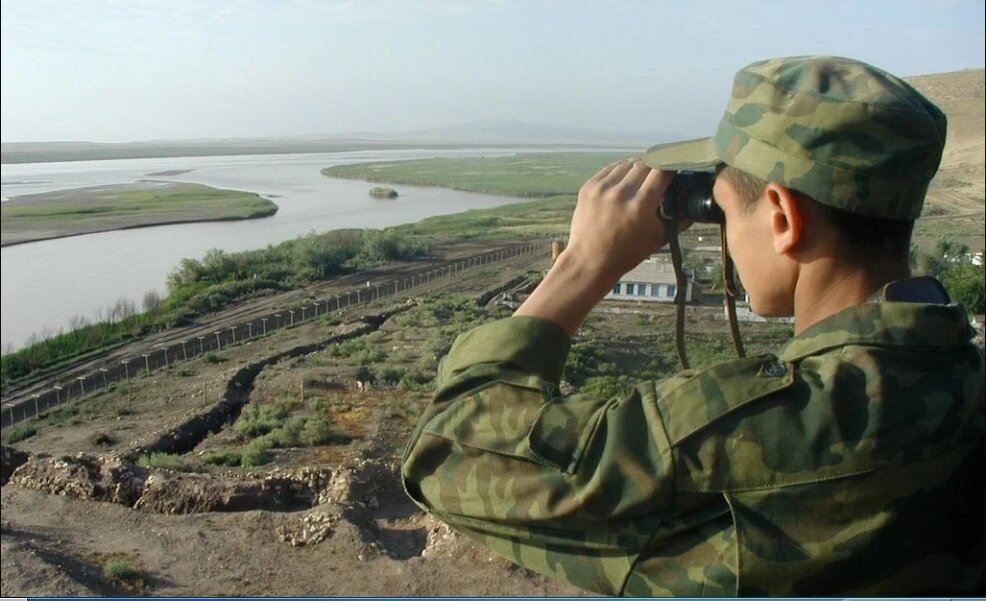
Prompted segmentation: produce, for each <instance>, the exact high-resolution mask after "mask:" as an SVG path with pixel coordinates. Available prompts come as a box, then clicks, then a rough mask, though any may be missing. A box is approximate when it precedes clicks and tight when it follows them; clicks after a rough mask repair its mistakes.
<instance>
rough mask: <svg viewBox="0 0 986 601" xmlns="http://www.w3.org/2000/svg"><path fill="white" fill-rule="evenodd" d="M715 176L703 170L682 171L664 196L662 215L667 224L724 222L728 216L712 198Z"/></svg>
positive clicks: (660, 214) (672, 181) (675, 177)
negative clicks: (677, 221) (687, 221)
mask: <svg viewBox="0 0 986 601" xmlns="http://www.w3.org/2000/svg"><path fill="white" fill-rule="evenodd" d="M714 183H715V176H713V175H712V174H711V173H705V172H701V171H679V172H678V173H676V174H675V176H674V179H673V180H671V185H670V186H668V189H667V191H666V192H665V193H664V201H663V202H662V203H661V210H660V212H659V216H660V217H661V219H664V220H665V221H674V220H680V219H689V220H691V221H696V222H700V223H723V222H725V220H726V216H725V215H724V214H723V212H722V209H721V208H720V207H719V205H717V204H716V202H715V200H713V198H712V185H713V184H714Z"/></svg>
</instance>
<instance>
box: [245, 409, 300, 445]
mask: <svg viewBox="0 0 986 601" xmlns="http://www.w3.org/2000/svg"><path fill="white" fill-rule="evenodd" d="M287 415H288V412H287V410H286V409H285V408H284V407H283V406H281V405H247V406H246V407H244V409H243V411H242V413H240V419H238V420H236V426H235V428H236V431H237V432H239V433H240V434H243V435H245V436H247V437H249V438H256V437H258V436H263V435H264V434H268V433H270V432H272V431H274V430H276V429H277V428H280V427H281V425H282V423H283V422H284V419H285V418H286V417H287Z"/></svg>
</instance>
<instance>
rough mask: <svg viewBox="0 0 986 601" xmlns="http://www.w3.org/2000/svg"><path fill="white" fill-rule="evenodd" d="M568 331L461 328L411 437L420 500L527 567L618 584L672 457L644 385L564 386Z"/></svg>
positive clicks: (515, 324)
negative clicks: (598, 393)
mask: <svg viewBox="0 0 986 601" xmlns="http://www.w3.org/2000/svg"><path fill="white" fill-rule="evenodd" d="M569 345H570V341H569V340H568V337H567V335H566V334H565V333H564V332H563V331H562V330H561V329H560V328H559V327H558V326H556V325H554V324H552V323H550V322H547V321H543V320H539V319H535V318H528V317H511V318H508V319H505V320H501V321H498V322H494V323H491V324H487V325H484V326H481V327H479V328H476V329H474V330H472V331H471V332H469V333H467V334H465V335H463V336H461V337H460V338H459V339H458V340H457V341H456V343H455V344H454V345H453V347H452V349H451V351H450V353H449V355H448V356H447V357H446V359H445V360H444V362H443V365H442V368H441V370H440V374H439V382H438V390H437V392H436V395H435V400H434V403H433V404H432V405H431V406H430V407H429V408H428V410H427V411H426V412H425V414H424V415H423V416H422V419H421V421H420V423H419V424H418V427H417V429H416V430H415V432H414V434H413V435H412V439H411V441H410V442H409V444H408V447H407V450H406V453H405V457H404V465H403V477H404V483H405V488H406V490H407V492H408V494H409V495H410V496H411V497H412V498H413V499H414V500H415V502H416V503H418V504H419V505H420V506H422V507H423V508H425V509H426V510H428V511H431V512H433V513H435V514H436V515H437V516H438V517H439V518H441V519H442V520H444V521H446V522H448V523H449V524H450V525H452V526H454V527H456V528H457V529H458V530H460V531H462V532H464V533H466V534H468V535H471V536H473V537H475V538H478V539H480V541H481V542H482V543H483V544H485V545H487V546H489V547H491V548H492V549H493V550H494V551H497V552H499V553H501V554H502V555H505V556H506V557H508V558H509V559H511V560H513V561H516V562H518V563H520V564H522V565H525V566H526V567H529V568H531V569H534V570H536V571H539V572H541V573H545V574H548V575H553V576H555V577H558V578H561V579H563V580H566V581H569V582H571V583H573V584H576V585H577V586H582V587H584V588H588V589H590V590H596V591H599V592H604V593H609V594H618V593H619V592H620V591H621V589H622V587H623V585H624V581H625V579H626V577H627V576H628V574H629V572H630V570H631V568H632V565H633V561H634V559H635V557H636V556H637V555H638V554H639V553H640V551H641V550H642V549H644V548H645V547H646V545H647V544H648V542H649V541H650V539H651V538H652V536H653V534H654V531H655V529H656V526H657V525H658V523H659V522H660V519H661V512H662V510H663V509H665V508H667V507H668V506H669V504H670V503H671V501H672V496H673V462H672V456H671V446H670V444H669V442H668V438H667V435H666V433H665V430H664V425H663V424H662V421H661V418H660V415H659V413H658V410H657V406H656V402H655V395H656V391H655V387H654V384H653V383H651V384H649V385H647V384H642V385H640V386H638V388H637V389H636V390H634V391H633V392H632V393H630V394H629V395H628V396H627V397H626V398H614V399H609V400H603V399H597V398H592V397H589V396H583V395H574V396H570V397H562V396H560V395H559V394H558V392H557V391H558V382H559V379H560V376H561V370H562V367H563V365H564V361H565V358H566V356H567V353H568V349H569Z"/></svg>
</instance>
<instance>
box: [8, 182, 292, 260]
mask: <svg viewBox="0 0 986 601" xmlns="http://www.w3.org/2000/svg"><path fill="white" fill-rule="evenodd" d="M276 212H277V205H276V204H274V203H273V202H271V201H270V200H268V199H266V198H263V197H261V196H260V195H259V194H254V193H252V192H242V191H239V190H220V189H217V188H213V187H211V186H205V185H201V184H189V183H178V182H167V181H156V180H142V181H138V182H134V183H128V184H116V185H110V186H93V187H88V188H77V189H74V190H59V191H56V192H46V193H42V194H30V195H25V196H18V197H15V198H13V199H11V200H10V201H7V202H4V203H3V205H2V206H0V215H2V217H3V222H2V227H0V246H11V245H14V244H24V243H27V242H35V241H38V240H50V239H54V238H64V237H68V236H79V235H83V234H93V233H96V232H107V231H113V230H123V229H133V228H140V227H150V226H156V225H174V224H179V223H198V222H206V221H236V220H242V219H257V218H261V217H269V216H271V215H273V214H275V213H276Z"/></svg>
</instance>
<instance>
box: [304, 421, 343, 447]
mask: <svg viewBox="0 0 986 601" xmlns="http://www.w3.org/2000/svg"><path fill="white" fill-rule="evenodd" d="M338 434H339V432H338V431H337V429H336V428H335V427H334V426H333V425H332V424H331V423H330V422H329V420H327V419H325V418H323V417H310V418H308V419H307V420H306V421H305V427H304V428H303V429H302V430H301V442H303V443H304V444H305V445H306V446H309V447H314V446H317V445H320V444H326V443H328V442H331V441H332V439H333V438H335V437H336V436H337V435H338Z"/></svg>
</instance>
